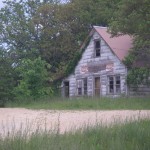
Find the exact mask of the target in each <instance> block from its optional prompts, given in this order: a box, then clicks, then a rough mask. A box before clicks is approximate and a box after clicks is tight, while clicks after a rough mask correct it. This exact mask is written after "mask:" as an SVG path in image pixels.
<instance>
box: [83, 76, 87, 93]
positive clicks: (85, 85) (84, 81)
mask: <svg viewBox="0 0 150 150" xmlns="http://www.w3.org/2000/svg"><path fill="white" fill-rule="evenodd" d="M83 84H84V85H83V87H84V95H87V78H85V79H84V80H83Z"/></svg>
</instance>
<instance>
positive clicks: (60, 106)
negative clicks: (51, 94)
mask: <svg viewBox="0 0 150 150" xmlns="http://www.w3.org/2000/svg"><path fill="white" fill-rule="evenodd" d="M5 107H24V108H29V109H57V110H126V109H129V110H137V109H138V110H139V109H140V110H142V109H145V110H147V109H150V98H125V97H124V98H113V99H111V98H74V99H61V98H49V99H41V100H31V99H28V100H26V99H24V100H20V101H13V102H8V103H7V104H6V106H5Z"/></svg>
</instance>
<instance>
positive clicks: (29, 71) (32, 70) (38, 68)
mask: <svg viewBox="0 0 150 150" xmlns="http://www.w3.org/2000/svg"><path fill="white" fill-rule="evenodd" d="M46 67H47V68H50V65H49V64H47V63H46V62H45V61H44V60H42V59H41V58H40V57H39V58H36V59H34V60H30V59H23V60H22V61H21V63H20V65H19V67H17V68H16V69H17V71H18V72H19V74H20V81H19V83H18V86H17V87H16V88H15V90H14V93H15V95H16V97H17V98H22V97H23V98H24V97H28V98H34V99H36V98H40V97H43V96H50V95H51V94H52V89H51V88H50V87H49V86H48V82H50V80H51V79H50V77H49V74H48V72H47V69H46Z"/></svg>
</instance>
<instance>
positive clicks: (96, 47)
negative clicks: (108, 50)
mask: <svg viewBox="0 0 150 150" xmlns="http://www.w3.org/2000/svg"><path fill="white" fill-rule="evenodd" d="M100 51H101V43H100V40H96V41H95V56H96V57H99V56H100V55H101V53H100Z"/></svg>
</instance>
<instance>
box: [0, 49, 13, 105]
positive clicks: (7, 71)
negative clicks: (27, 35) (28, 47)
mask: <svg viewBox="0 0 150 150" xmlns="http://www.w3.org/2000/svg"><path fill="white" fill-rule="evenodd" d="M14 85H15V82H14V69H13V67H12V61H11V59H10V58H9V56H8V53H6V52H5V51H4V50H3V49H2V48H0V107H3V106H4V105H5V103H6V102H7V101H8V100H13V98H14V95H13V93H12V90H13V88H14Z"/></svg>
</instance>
